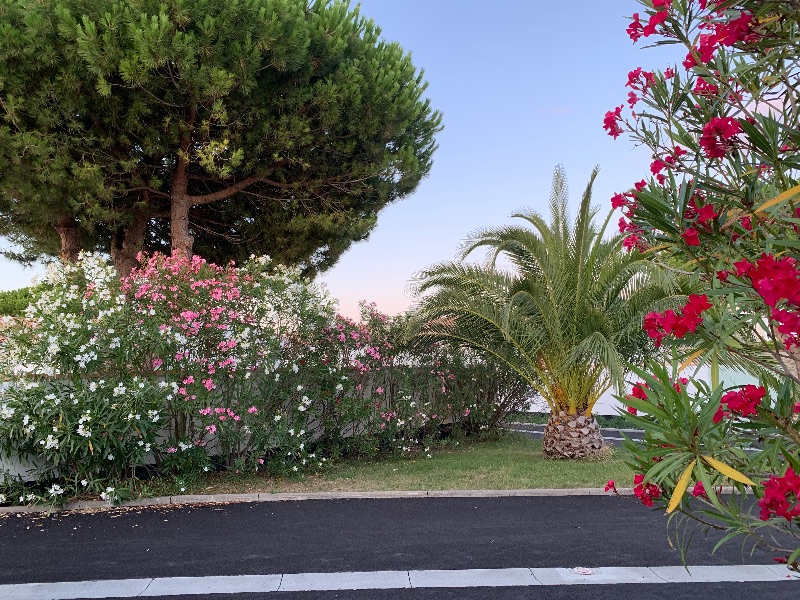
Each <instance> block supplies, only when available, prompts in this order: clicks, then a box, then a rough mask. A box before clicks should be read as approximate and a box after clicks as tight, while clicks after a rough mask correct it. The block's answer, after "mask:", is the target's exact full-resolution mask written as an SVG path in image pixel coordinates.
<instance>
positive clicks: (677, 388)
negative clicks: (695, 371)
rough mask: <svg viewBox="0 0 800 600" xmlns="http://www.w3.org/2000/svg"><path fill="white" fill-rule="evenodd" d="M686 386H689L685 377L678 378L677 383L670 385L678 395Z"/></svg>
mask: <svg viewBox="0 0 800 600" xmlns="http://www.w3.org/2000/svg"><path fill="white" fill-rule="evenodd" d="M687 385H689V379H688V378H686V377H679V378H678V381H676V382H675V383H673V384H672V388H673V389H674V390H675V391H676V392H678V393H679V394H680V393H681V388H682V387H686V386H687Z"/></svg>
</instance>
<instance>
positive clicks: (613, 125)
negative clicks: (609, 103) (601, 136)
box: [603, 105, 622, 139]
mask: <svg viewBox="0 0 800 600" xmlns="http://www.w3.org/2000/svg"><path fill="white" fill-rule="evenodd" d="M621 120H622V105H620V106H618V107H617V108H615V109H614V110H609V111H608V112H607V113H606V116H605V118H604V119H603V129H605V130H606V131H607V132H608V135H610V136H611V137H613V138H614V139H617V138H618V137H619V134H621V133H622V128H621V127H620V126H619V124H618V121H621Z"/></svg>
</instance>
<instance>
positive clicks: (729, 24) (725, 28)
mask: <svg viewBox="0 0 800 600" xmlns="http://www.w3.org/2000/svg"><path fill="white" fill-rule="evenodd" d="M702 27H703V29H706V30H710V33H705V34H703V35H701V36H700V42H699V44H698V45H697V46H696V47H695V48H692V50H691V51H690V52H689V54H687V55H686V59H685V60H684V61H683V66H684V67H685V68H686V69H687V70H688V69H691V68H692V67H694V66H695V65H696V64H697V57H698V56H699V58H700V61H701V62H702V63H704V64H708V63H710V62H711V61H712V59H713V58H714V53H715V52H716V51H717V50H718V49H719V48H720V47H721V46H733V45H734V44H736V43H738V42H754V41H756V40H757V38H758V36H757V34H755V33H754V31H753V15H751V14H750V13H748V12H741V13H740V14H739V16H738V17H737V18H736V19H731V20H729V21H719V22H712V21H709V22H708V23H706V24H705V25H703V26H702Z"/></svg>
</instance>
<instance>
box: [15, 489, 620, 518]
mask: <svg viewBox="0 0 800 600" xmlns="http://www.w3.org/2000/svg"><path fill="white" fill-rule="evenodd" d="M617 493H618V494H620V495H623V496H630V495H632V494H633V488H617ZM607 495H611V493H610V492H606V491H605V490H604V489H603V488H563V489H528V490H418V491H397V492H309V493H303V492H294V493H276V494H269V493H260V494H213V495H196V496H190V495H184V496H162V497H157V498H141V499H139V500H131V501H130V502H124V503H122V505H120V506H119V507H115V506H113V505H111V504H109V503H108V502H104V501H102V500H89V501H84V502H69V503H67V504H65V505H64V506H61V507H57V508H53V509H52V510H48V509H46V508H43V507H41V506H5V507H0V514H11V513H53V512H67V511H71V510H103V509H105V510H113V509H115V508H136V507H151V506H181V505H186V504H227V503H231V502H289V501H299V500H380V499H389V498H508V497H565V496H607Z"/></svg>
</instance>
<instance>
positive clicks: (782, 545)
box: [603, 0, 800, 568]
mask: <svg viewBox="0 0 800 600" xmlns="http://www.w3.org/2000/svg"><path fill="white" fill-rule="evenodd" d="M641 4H642V5H643V6H644V8H645V10H644V12H642V13H635V14H634V15H633V18H632V20H631V23H630V25H629V27H628V29H627V32H628V35H629V36H630V38H631V39H632V40H633V41H634V42H637V41H638V40H639V39H640V38H646V39H647V41H648V42H650V41H654V40H655V41H656V42H657V43H668V44H674V45H676V46H677V47H682V48H683V51H682V52H681V54H680V56H679V58H678V59H679V60H680V59H682V63H681V65H680V66H677V65H676V66H672V67H668V68H665V69H664V70H663V71H657V70H656V71H652V72H651V71H645V70H643V69H642V68H636V69H634V70H632V71H631V72H630V73H629V74H628V78H627V83H626V84H625V85H626V87H628V88H630V91H629V92H628V93H627V95H628V99H627V104H628V107H629V109H630V110H629V112H628V111H626V112H625V113H623V111H624V110H625V104H621V105H620V106H618V107H615V108H614V109H612V110H610V111H609V112H608V113H606V115H605V119H604V123H603V126H604V128H605V129H606V131H607V132H608V133H609V135H611V136H612V137H614V138H616V137H618V136H619V135H621V134H623V133H626V132H627V133H628V134H629V136H630V137H631V138H632V139H633V140H634V141H635V142H636V143H637V144H641V145H644V146H646V147H648V148H649V149H650V150H651V151H652V158H653V161H652V163H651V165H650V177H649V178H647V179H642V180H641V181H639V182H636V183H635V184H634V185H633V186H632V189H631V190H630V191H626V192H622V193H619V194H616V195H615V196H614V197H613V198H612V205H613V206H614V208H619V209H621V210H622V215H623V216H622V218H621V219H620V222H619V225H620V230H621V231H622V232H623V233H625V234H626V236H627V237H626V247H628V248H629V249H630V250H631V251H649V252H657V253H658V255H659V257H660V260H662V261H663V262H664V263H665V264H668V265H671V266H672V267H674V268H676V269H679V270H681V271H683V272H686V273H690V274H692V277H693V278H694V279H695V282H696V283H697V284H698V285H699V286H701V287H702V288H703V289H702V291H703V292H704V293H698V294H696V295H693V296H689V297H688V299H687V301H686V303H685V306H684V307H683V309H682V310H667V311H664V312H662V313H651V314H650V315H648V317H647V319H646V320H645V323H644V326H645V329H646V330H647V332H648V334H649V335H650V337H651V338H652V339H653V340H654V341H655V342H656V343H657V344H664V346H665V347H666V348H670V349H671V350H672V352H673V356H674V357H675V362H674V363H673V364H672V365H671V367H664V366H663V365H652V366H651V369H650V370H649V372H644V371H642V372H640V375H641V378H642V381H641V382H640V383H639V384H637V386H636V387H635V388H634V390H633V392H632V394H631V395H630V396H629V397H628V398H627V399H626V402H627V403H628V404H629V406H630V409H629V413H630V414H629V415H628V416H629V419H630V420H631V421H633V423H634V424H635V425H636V426H639V427H642V428H644V429H645V431H646V438H645V442H644V444H643V445H641V446H636V445H630V446H629V447H630V449H631V450H632V451H633V452H634V453H635V457H636V458H635V459H634V460H633V463H634V465H635V466H636V467H637V468H638V469H639V470H640V472H641V475H639V476H637V481H636V490H637V494H636V495H637V496H638V497H639V498H640V499H641V500H642V502H643V503H645V504H647V505H654V504H659V505H664V506H666V507H667V511H668V512H672V511H675V510H677V511H680V513H682V514H683V515H686V516H689V517H692V518H695V519H697V520H699V521H701V522H702V523H703V524H705V525H706V526H709V527H715V528H721V529H724V530H727V531H728V532H729V533H730V534H732V535H735V534H747V535H751V536H753V537H754V539H755V541H756V542H758V543H760V544H763V545H766V546H768V547H771V548H773V549H774V550H775V551H776V552H777V553H779V554H780V556H779V557H778V560H780V561H782V562H788V563H790V564H792V565H794V567H795V568H797V566H798V559H800V508H798V497H800V479H798V477H797V473H798V472H800V423H799V422H798V417H800V414H799V413H800V402H798V393H797V392H798V387H797V386H798V384H800V369H798V367H799V366H800V362H798V359H800V355H798V352H800V268H799V267H798V263H797V258H798V248H800V239H799V238H798V226H800V211H798V209H797V207H796V199H797V196H798V194H800V185H798V181H797V180H798V169H800V130H799V129H798V125H800V105H798V103H797V98H798V95H797V91H798V90H797V85H798V81H799V79H798V74H800V71H799V70H798V67H799V66H800V62H799V60H800V55H798V49H797V45H796V42H795V40H796V37H797V34H798V17H799V16H800V11H798V8H797V6H796V4H795V3H791V2H778V1H770V0H766V1H760V0H759V1H756V0H743V1H721V0H720V1H714V0H674V1H673V0H653V1H642V2H641ZM689 364H695V365H697V364H705V365H708V366H709V367H710V368H711V374H712V378H711V379H712V382H711V383H712V385H707V384H706V383H704V382H702V381H695V380H693V379H691V378H689V379H686V378H684V379H683V380H681V379H679V377H680V372H681V371H682V370H684V369H685V367H686V366H687V365H689ZM720 364H722V365H726V366H728V367H731V368H736V369H739V370H742V371H745V372H747V373H749V374H750V375H751V376H753V377H754V378H757V379H758V380H759V381H758V384H757V385H756V384H749V385H746V386H733V387H731V386H725V385H724V384H723V383H721V382H720V381H719V376H718V367H719V365H720ZM610 483H612V482H610ZM723 483H725V484H729V483H730V484H732V485H733V486H734V488H735V492H736V493H735V494H734V495H732V496H723V495H721V494H720V491H719V486H720V485H721V484H723ZM611 487H613V483H612V486H611ZM746 492H752V493H754V494H755V496H756V498H757V506H758V509H757V510H758V512H757V513H754V512H753V511H752V510H750V508H749V504H748V502H747V501H746V499H744V496H743V495H744V494H745V493H746ZM765 528H767V529H769V530H770V531H769V532H767V530H766V529H765ZM773 536H775V537H773Z"/></svg>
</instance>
